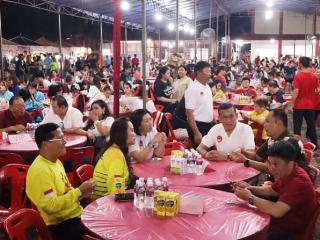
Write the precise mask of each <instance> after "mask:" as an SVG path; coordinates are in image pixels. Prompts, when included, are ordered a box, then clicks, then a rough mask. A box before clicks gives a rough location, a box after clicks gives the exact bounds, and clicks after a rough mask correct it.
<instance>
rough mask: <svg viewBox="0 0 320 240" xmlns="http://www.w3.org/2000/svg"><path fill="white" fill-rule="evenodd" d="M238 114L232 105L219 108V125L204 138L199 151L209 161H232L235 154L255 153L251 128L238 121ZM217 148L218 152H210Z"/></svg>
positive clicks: (223, 105)
mask: <svg viewBox="0 0 320 240" xmlns="http://www.w3.org/2000/svg"><path fill="white" fill-rule="evenodd" d="M237 119H238V114H237V112H236V109H235V107H234V106H233V105H232V104H230V103H223V104H221V105H220V107H219V122H220V123H219V124H217V125H215V126H214V127H212V128H211V129H210V131H209V133H208V134H207V135H206V136H204V137H203V138H202V141H201V144H200V145H199V146H198V148H197V151H198V152H199V153H200V154H201V155H202V156H203V157H204V158H206V159H208V160H230V154H232V153H233V152H240V151H241V150H245V151H254V149H255V143H254V135H253V131H252V129H251V127H250V126H249V125H247V124H244V123H240V122H238V121H237ZM213 146H215V147H216V149H217V150H210V148H211V147H213Z"/></svg>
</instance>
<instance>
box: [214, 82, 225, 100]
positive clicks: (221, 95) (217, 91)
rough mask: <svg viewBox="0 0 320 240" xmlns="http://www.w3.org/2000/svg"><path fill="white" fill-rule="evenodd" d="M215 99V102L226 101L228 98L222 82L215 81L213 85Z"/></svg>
mask: <svg viewBox="0 0 320 240" xmlns="http://www.w3.org/2000/svg"><path fill="white" fill-rule="evenodd" d="M211 91H212V95H213V101H214V102H224V101H225V100H226V94H225V92H224V90H223V89H222V83H221V82H219V81H215V82H214V83H213V85H212V87H211Z"/></svg>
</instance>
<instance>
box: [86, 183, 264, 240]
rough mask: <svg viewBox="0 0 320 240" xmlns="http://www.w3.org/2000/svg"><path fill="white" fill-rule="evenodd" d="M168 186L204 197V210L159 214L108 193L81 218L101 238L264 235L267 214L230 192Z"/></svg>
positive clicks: (188, 239) (221, 239)
mask: <svg viewBox="0 0 320 240" xmlns="http://www.w3.org/2000/svg"><path fill="white" fill-rule="evenodd" d="M172 189H173V190H174V191H176V192H179V193H180V194H181V196H183V195H185V194H196V195H199V196H201V197H202V198H203V199H204V201H205V212H204V214H203V215H202V216H200V217H199V216H193V215H189V214H183V213H179V214H178V215H177V216H175V217H173V218H159V217H157V216H154V215H153V214H152V212H151V211H150V210H149V211H146V210H138V209H136V208H134V207H133V202H122V203H118V202H115V201H114V199H113V197H111V196H108V197H103V198H100V199H98V200H96V201H94V202H92V203H91V204H89V205H88V206H87V207H86V208H85V209H84V211H83V213H82V216H81V220H82V222H83V224H84V225H85V226H86V227H87V228H88V229H89V230H90V231H92V232H93V233H95V234H97V235H98V236H100V237H101V238H103V239H126V240H145V239H146V240H147V239H152V240H164V239H166V240H174V239H179V240H181V239H182V240H193V239H194V240H205V239H208V240H209V239H210V240H215V239H217V240H231V239H232V240H233V239H244V238H245V239H265V236H266V233H267V230H268V226H269V223H270V217H269V215H267V214H263V213H261V212H259V211H258V210H256V209H253V208H251V207H249V206H248V204H247V203H246V202H244V201H242V200H239V199H237V197H236V196H235V195H234V194H232V193H227V192H223V191H218V190H213V189H207V188H195V187H192V188H190V187H181V186H180V187H177V186H174V187H172Z"/></svg>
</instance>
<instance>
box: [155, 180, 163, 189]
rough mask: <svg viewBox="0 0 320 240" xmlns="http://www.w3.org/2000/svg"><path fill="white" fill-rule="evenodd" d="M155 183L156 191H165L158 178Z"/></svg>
mask: <svg viewBox="0 0 320 240" xmlns="http://www.w3.org/2000/svg"><path fill="white" fill-rule="evenodd" d="M154 183H155V190H161V191H163V187H162V185H161V181H160V179H159V178H156V179H155V180H154Z"/></svg>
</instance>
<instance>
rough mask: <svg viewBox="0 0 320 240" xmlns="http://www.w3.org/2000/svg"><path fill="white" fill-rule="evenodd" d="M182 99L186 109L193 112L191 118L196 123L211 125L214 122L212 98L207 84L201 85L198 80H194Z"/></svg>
mask: <svg viewBox="0 0 320 240" xmlns="http://www.w3.org/2000/svg"><path fill="white" fill-rule="evenodd" d="M184 97H185V106H186V109H189V110H193V116H194V119H195V120H196V121H197V122H205V123H211V122H212V121H213V120H214V115H213V98H212V92H211V89H210V87H209V85H208V84H206V85H203V84H202V83H200V82H199V81H198V80H194V81H193V82H192V83H191V84H190V85H189V87H188V89H187V90H186V92H185V94H184Z"/></svg>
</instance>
